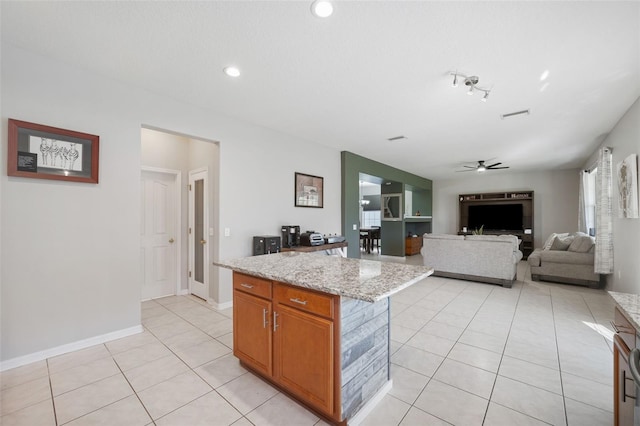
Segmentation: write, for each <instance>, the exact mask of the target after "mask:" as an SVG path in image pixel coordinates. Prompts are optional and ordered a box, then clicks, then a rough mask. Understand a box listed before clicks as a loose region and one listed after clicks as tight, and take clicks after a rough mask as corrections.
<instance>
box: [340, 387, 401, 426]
mask: <svg viewBox="0 0 640 426" xmlns="http://www.w3.org/2000/svg"><path fill="white" fill-rule="evenodd" d="M392 388H393V380H389V381H388V382H387V383H385V384H384V386H382V387H381V388H380V390H379V391H378V392H376V394H375V395H373V396H372V397H371V399H369V401H367V403H366V404H364V405H363V406H362V408H360V410H358V412H357V413H356V415H355V416H353V417H351V418H350V419H348V420H347V425H348V426H358V425H359V424H360V423H362V421H363V420H364V419H365V418H366V417H367V416H368V415H369V414H371V412H372V411H373V409H374V408H376V406H377V405H378V404H379V403H380V401H382V399H383V398H384V397H385V395H387V394H388V393H389V391H390V390H391V389H392Z"/></svg>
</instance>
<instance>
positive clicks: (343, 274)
mask: <svg viewBox="0 0 640 426" xmlns="http://www.w3.org/2000/svg"><path fill="white" fill-rule="evenodd" d="M216 265H218V266H222V267H226V268H229V269H232V270H233V271H234V274H233V288H234V291H233V352H234V355H235V356H236V357H238V358H239V359H240V361H241V363H242V364H243V365H244V366H245V367H247V368H249V369H250V370H251V371H253V372H255V373H256V374H258V375H260V376H261V377H263V378H265V379H266V380H268V381H269V382H271V383H272V384H273V385H275V386H276V387H278V388H279V389H281V390H283V391H284V392H286V393H287V394H289V395H291V396H293V397H294V398H296V399H297V400H298V401H300V402H301V403H303V404H304V405H305V406H307V407H308V408H310V409H311V410H313V411H314V412H316V413H318V414H319V415H321V416H322V417H323V418H325V419H326V420H328V421H330V422H332V423H337V424H346V423H347V422H349V423H351V422H354V421H355V422H357V420H358V418H359V417H360V416H362V415H364V413H366V411H367V410H368V409H369V408H370V406H371V405H373V404H375V402H376V401H377V400H379V398H381V396H383V395H384V393H386V392H387V391H388V390H389V389H390V388H391V380H390V370H389V365H390V351H389V347H390V334H389V330H390V328H389V321H390V302H389V296H391V295H393V294H395V293H397V292H399V291H401V290H402V289H404V288H407V287H409V286H410V285H413V284H415V283H417V282H419V281H420V280H422V279H424V278H426V277H427V276H429V275H431V274H432V273H433V269H432V268H427V267H424V266H413V265H404V264H399V263H391V262H377V261H370V260H360V259H348V258H341V257H332V256H317V255H314V254H310V253H301V252H286V253H277V254H270V255H263V256H254V257H246V258H241V259H233V260H226V261H221V262H217V263H216Z"/></svg>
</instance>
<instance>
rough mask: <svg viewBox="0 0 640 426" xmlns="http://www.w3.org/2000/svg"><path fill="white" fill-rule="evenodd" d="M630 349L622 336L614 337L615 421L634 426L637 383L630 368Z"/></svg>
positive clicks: (620, 424)
mask: <svg viewBox="0 0 640 426" xmlns="http://www.w3.org/2000/svg"><path fill="white" fill-rule="evenodd" d="M629 352H630V351H629V349H628V348H627V346H626V345H625V344H624V342H623V341H622V339H620V336H618V335H616V336H615V337H614V345H613V369H614V376H613V383H614V422H613V424H614V425H615V426H632V425H633V424H634V423H633V412H634V407H635V398H636V385H635V382H634V381H633V379H632V378H631V371H630V369H629V363H628V359H629Z"/></svg>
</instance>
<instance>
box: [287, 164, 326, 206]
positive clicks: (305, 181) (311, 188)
mask: <svg viewBox="0 0 640 426" xmlns="http://www.w3.org/2000/svg"><path fill="white" fill-rule="evenodd" d="M323 186H324V179H323V178H321V177H320V176H312V175H306V174H304V173H298V172H296V173H295V186H294V196H295V199H294V202H295V204H294V205H295V206H296V207H318V208H322V207H323V197H324V188H323Z"/></svg>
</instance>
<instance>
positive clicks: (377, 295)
mask: <svg viewBox="0 0 640 426" xmlns="http://www.w3.org/2000/svg"><path fill="white" fill-rule="evenodd" d="M214 265H218V266H222V267H224V268H229V269H232V270H234V271H236V272H241V273H244V274H248V275H254V276H257V277H261V278H266V279H268V280H274V281H280V282H283V283H287V284H292V285H296V286H299V287H305V288H309V289H312V290H317V291H321V292H324V293H330V294H337V295H339V296H344V297H350V298H352V299H359V300H364V301H367V302H377V301H379V300H382V299H384V298H386V297H389V296H391V295H393V294H395V293H397V292H399V291H400V290H402V289H405V288H407V287H409V286H410V285H413V284H415V283H417V282H418V281H420V280H422V279H423V278H426V277H428V276H429V275H431V274H433V268H429V267H426V266H416V265H405V264H402V263H392V262H378V261H375V260H361V259H349V258H343V257H336V256H323V255H319V254H315V253H302V252H283V253H275V254H266V255H261V256H251V257H243V258H239V259H230V260H221V261H219V262H214Z"/></svg>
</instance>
